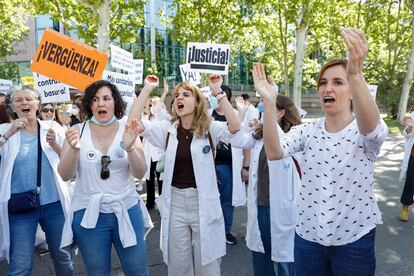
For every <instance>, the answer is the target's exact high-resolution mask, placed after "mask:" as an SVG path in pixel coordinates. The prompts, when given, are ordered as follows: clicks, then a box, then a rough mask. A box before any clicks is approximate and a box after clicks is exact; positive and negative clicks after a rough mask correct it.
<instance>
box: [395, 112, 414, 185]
mask: <svg viewBox="0 0 414 276" xmlns="http://www.w3.org/2000/svg"><path fill="white" fill-rule="evenodd" d="M411 120H412V121H413V122H414V112H413V113H411ZM413 133H414V130H412V131H411V132H410V133H407V128H405V129H404V130H403V133H402V134H403V135H404V137H405V138H407V141H406V142H405V145H404V159H403V162H402V164H401V172H400V179H399V180H400V181H405V178H406V176H407V168H408V161H409V160H410V155H411V148H412V147H413V144H414V135H413Z"/></svg>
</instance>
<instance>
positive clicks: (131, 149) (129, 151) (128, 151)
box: [125, 147, 135, 153]
mask: <svg viewBox="0 0 414 276" xmlns="http://www.w3.org/2000/svg"><path fill="white" fill-rule="evenodd" d="M133 150H135V148H134V147H132V148H130V150H127V149H125V151H126V152H127V153H131V152H132V151H133Z"/></svg>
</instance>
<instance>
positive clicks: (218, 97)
mask: <svg viewBox="0 0 414 276" xmlns="http://www.w3.org/2000/svg"><path fill="white" fill-rule="evenodd" d="M225 97H227V95H226V93H225V92H224V91H220V92H219V93H218V94H217V95H216V99H217V101H218V102H219V103H220V102H221V100H223V98H225Z"/></svg>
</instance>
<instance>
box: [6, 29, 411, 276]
mask: <svg viewBox="0 0 414 276" xmlns="http://www.w3.org/2000/svg"><path fill="white" fill-rule="evenodd" d="M342 36H343V39H344V42H345V44H346V46H347V49H348V53H349V57H348V59H335V60H331V61H329V62H327V63H326V64H325V65H324V66H323V67H322V69H321V70H320V72H319V75H318V78H317V81H316V83H317V90H318V94H319V97H320V101H321V105H322V109H323V112H324V117H323V118H320V119H316V120H311V121H308V122H306V123H302V118H301V115H300V113H299V111H298V109H297V108H296V106H295V105H294V103H293V102H292V100H290V99H289V98H288V97H286V96H281V95H278V87H277V86H276V85H275V83H274V81H273V79H272V78H271V77H269V76H267V74H266V72H265V66H264V65H263V64H260V63H257V64H255V65H254V67H253V70H252V74H253V81H254V87H255V90H256V91H257V93H258V94H259V95H260V97H261V102H260V104H259V105H258V107H254V106H253V105H252V104H251V102H250V97H249V95H248V94H243V95H242V96H241V97H237V98H236V99H235V107H236V108H233V106H232V104H231V101H232V91H231V89H230V88H229V87H228V86H226V85H224V84H223V79H222V77H221V76H219V75H211V76H210V77H209V79H208V81H209V88H210V94H205V93H203V92H202V91H201V90H200V88H198V87H197V86H196V85H194V84H192V83H189V82H182V83H180V84H178V85H176V86H175V87H174V88H173V89H172V102H171V104H170V106H169V108H167V107H166V106H165V103H164V101H165V97H166V95H167V94H168V93H169V92H168V84H166V83H165V84H164V93H163V94H162V96H161V98H158V97H152V98H150V94H151V92H152V91H153V89H154V88H156V87H157V86H158V84H159V79H158V77H157V76H154V75H150V76H147V77H146V78H145V81H144V87H143V89H142V91H141V92H140V93H139V95H138V97H136V98H134V101H133V103H132V104H131V107H130V110H129V113H128V114H127V113H126V107H127V105H126V103H125V102H124V101H123V99H122V97H121V94H120V92H119V91H118V88H117V87H116V86H115V85H113V84H112V83H110V82H108V81H104V80H100V81H96V82H94V83H92V84H90V85H89V86H88V87H87V88H86V89H85V91H84V95H82V96H79V97H76V99H75V102H74V103H73V105H72V107H71V108H70V110H67V112H63V114H62V113H61V112H60V111H59V110H58V107H57V105H55V104H53V103H40V102H39V97H38V94H37V93H36V92H35V91H34V90H31V89H28V88H21V89H15V90H13V91H12V92H11V93H10V94H9V96H8V97H5V96H2V95H0V135H1V136H0V158H1V159H0V175H1V179H0V258H6V259H7V260H8V262H9V263H10V265H9V271H8V275H10V276H11V275H31V271H32V255H33V250H34V247H35V244H37V242H36V233H37V230H38V226H39V225H40V227H41V229H42V230H43V232H44V233H45V239H46V244H47V246H48V249H47V250H49V252H50V256H51V258H52V260H53V264H54V267H55V273H56V275H73V273H74V272H73V263H72V254H73V253H74V251H75V248H78V249H79V251H80V253H81V255H82V259H83V261H84V264H85V268H86V273H87V275H110V271H111V261H110V260H111V249H112V246H114V247H115V249H116V252H117V254H118V257H119V259H120V262H121V265H122V269H123V271H124V274H125V275H148V267H147V260H146V249H145V235H146V229H150V228H151V227H152V222H151V218H150V216H149V213H148V210H151V209H153V208H157V209H158V211H159V214H160V216H161V231H160V233H161V234H160V248H161V250H162V257H163V260H164V262H165V264H166V265H167V266H168V275H171V276H186V275H188V276H192V275H202V276H216V275H220V264H221V258H223V257H224V256H225V255H226V243H227V244H229V245H231V244H235V243H237V238H236V237H235V236H234V235H233V234H232V233H231V228H232V221H233V208H234V206H240V205H245V204H247V233H246V244H247V247H248V248H249V249H250V250H251V251H252V267H253V271H254V275H256V276H267V275H279V276H282V275H374V274H375V267H376V263H375V250H374V244H375V229H376V225H377V224H381V223H382V221H381V213H380V210H379V208H378V205H377V203H376V200H375V195H374V192H373V187H372V183H373V171H374V164H375V160H376V159H377V156H378V154H379V151H380V148H381V145H382V144H383V142H384V141H385V138H386V136H387V132H388V131H387V126H386V125H385V123H384V121H383V120H382V119H381V117H380V114H379V111H378V107H377V105H376V103H375V101H374V100H373V98H372V96H371V95H370V92H369V90H368V86H367V84H366V82H365V79H364V75H363V64H364V60H365V57H366V55H367V52H368V43H367V39H366V37H365V34H364V33H363V32H362V31H360V30H357V29H344V30H343V31H342ZM168 110H170V111H168ZM62 115H63V116H62ZM413 120H414V117H413V118H408V117H407V118H406V119H404V124H405V125H406V130H405V132H404V133H405V134H406V136H407V137H408V138H409V142H408V143H407V149H406V156H405V158H404V162H403V168H404V170H403V171H402V179H406V183H405V187H404V192H403V195H402V197H401V203H402V204H403V207H402V209H401V214H400V218H401V219H402V220H408V206H409V205H411V204H412V203H413V193H414V188H413V187H414V184H413V182H414V178H413V175H412V172H413V170H414V167H413V166H414V157H413V156H414V154H413V150H412V145H413V143H414V139H413V138H412V137H413V135H412V131H413V126H414V123H413ZM405 176H407V177H405ZM142 179H144V180H146V181H145V182H146V185H147V187H146V188H147V197H146V200H145V203H144V200H143V199H141V196H140V194H139V193H138V192H137V190H136V181H137V180H138V181H140V180H142ZM155 183H157V189H156V185H155ZM246 185H247V188H246ZM156 190H158V197H157V196H156V195H155V191H156ZM28 201H30V202H28Z"/></svg>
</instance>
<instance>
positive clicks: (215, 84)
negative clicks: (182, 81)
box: [209, 75, 240, 133]
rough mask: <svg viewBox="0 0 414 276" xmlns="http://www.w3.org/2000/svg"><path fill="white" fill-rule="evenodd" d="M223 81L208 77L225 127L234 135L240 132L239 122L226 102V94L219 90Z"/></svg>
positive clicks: (211, 76) (212, 76)
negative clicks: (224, 118) (223, 117)
mask: <svg viewBox="0 0 414 276" xmlns="http://www.w3.org/2000/svg"><path fill="white" fill-rule="evenodd" d="M222 83H223V79H222V77H221V76H220V75H210V78H209V86H210V89H211V93H212V94H213V96H215V97H216V98H217V101H218V104H219V106H220V109H221V110H222V112H223V113H224V116H225V117H226V120H227V127H228V129H229V131H230V133H236V132H237V131H239V130H240V120H239V118H238V117H237V115H236V113H235V112H234V109H233V107H232V106H231V104H230V102H229V101H228V100H227V96H226V93H224V91H222V90H221V85H222Z"/></svg>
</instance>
